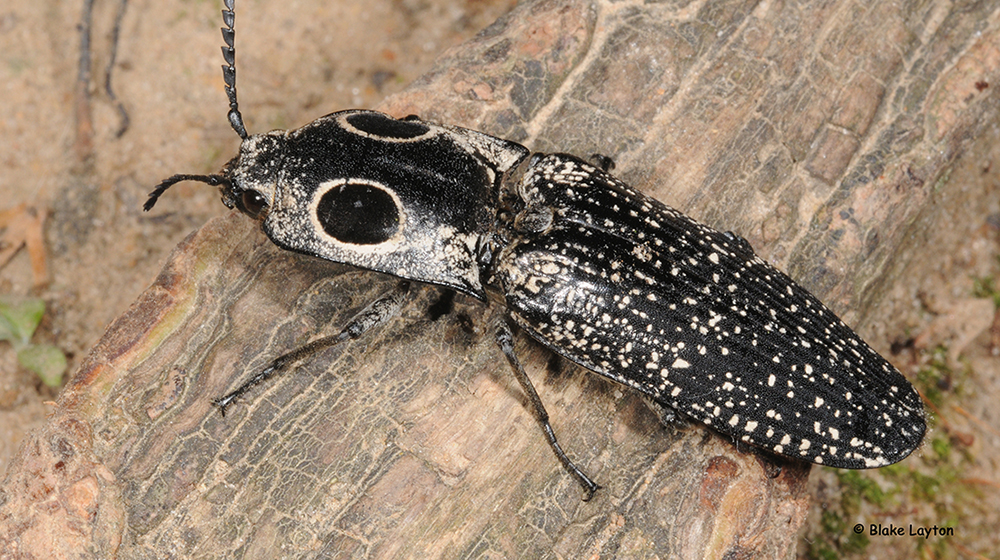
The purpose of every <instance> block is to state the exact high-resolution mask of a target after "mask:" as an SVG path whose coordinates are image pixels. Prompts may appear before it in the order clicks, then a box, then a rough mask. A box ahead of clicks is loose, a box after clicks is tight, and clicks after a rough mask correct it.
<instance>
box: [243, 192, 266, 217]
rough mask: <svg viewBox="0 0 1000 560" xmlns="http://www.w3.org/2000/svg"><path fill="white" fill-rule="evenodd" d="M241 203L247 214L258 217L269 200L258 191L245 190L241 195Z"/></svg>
mask: <svg viewBox="0 0 1000 560" xmlns="http://www.w3.org/2000/svg"><path fill="white" fill-rule="evenodd" d="M240 205H241V206H242V208H241V210H243V212H244V213H245V214H246V215H248V216H250V217H251V218H256V217H257V216H259V215H260V213H261V211H262V210H264V207H265V206H267V200H265V199H264V197H263V195H261V194H260V193H259V192H257V191H254V190H249V191H243V194H241V195H240Z"/></svg>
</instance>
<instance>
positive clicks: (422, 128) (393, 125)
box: [346, 113, 430, 140]
mask: <svg viewBox="0 0 1000 560" xmlns="http://www.w3.org/2000/svg"><path fill="white" fill-rule="evenodd" d="M346 120H347V123H348V124H350V125H351V126H353V127H354V128H356V129H358V130H359V131H361V132H364V133H366V134H370V135H372V136H377V137H379V138H394V139H397V140H409V139H411V138H417V137H419V136H423V135H424V134H427V132H428V131H429V130H430V128H429V127H428V126H427V125H425V124H423V123H421V122H417V121H413V120H402V121H399V120H396V119H394V118H392V117H390V116H388V115H383V114H381V113H356V114H353V115H349V116H348V117H347V119H346Z"/></svg>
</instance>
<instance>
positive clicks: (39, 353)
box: [17, 344, 66, 387]
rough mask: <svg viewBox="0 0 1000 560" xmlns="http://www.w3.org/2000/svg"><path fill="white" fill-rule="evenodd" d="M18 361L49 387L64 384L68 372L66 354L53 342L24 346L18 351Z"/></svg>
mask: <svg viewBox="0 0 1000 560" xmlns="http://www.w3.org/2000/svg"><path fill="white" fill-rule="evenodd" d="M17 361H18V362H20V363H21V366H23V367H24V368H25V369H29V370H31V371H33V372H35V374H37V375H38V377H39V378H41V380H42V383H45V384H46V385H48V386H49V387H58V386H60V385H61V384H62V378H63V373H65V372H66V356H65V355H63V353H62V350H59V349H58V348H56V347H55V346H52V345H51V344H33V345H31V346H27V347H25V348H22V349H21V350H20V351H19V352H18V353H17Z"/></svg>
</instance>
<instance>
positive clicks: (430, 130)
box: [337, 111, 442, 144]
mask: <svg viewBox="0 0 1000 560" xmlns="http://www.w3.org/2000/svg"><path fill="white" fill-rule="evenodd" d="M362 114H368V115H379V116H382V117H385V118H387V119H391V120H400V119H393V118H392V117H391V116H389V115H386V114H384V113H379V112H378V111H347V112H345V114H341V115H337V123H339V124H340V127H341V128H343V129H344V130H346V131H348V132H350V133H352V134H357V135H358V136H364V137H365V138H371V139H372V140H379V141H381V142H391V143H395V144H407V143H410V142H422V141H424V140H427V139H429V138H433V137H435V136H438V135H439V134H441V133H442V129H441V128H440V127H438V126H435V125H433V124H430V123H426V122H424V121H420V124H421V125H423V126H425V127H427V132H425V133H423V134H421V135H420V136H413V137H411V138H396V137H394V136H377V135H375V134H372V133H370V132H365V131H364V130H361V129H359V128H357V127H356V126H354V125H352V124H351V123H350V122H348V120H347V119H348V118H350V117H352V116H354V115H362ZM401 122H403V123H405V122H406V121H401Z"/></svg>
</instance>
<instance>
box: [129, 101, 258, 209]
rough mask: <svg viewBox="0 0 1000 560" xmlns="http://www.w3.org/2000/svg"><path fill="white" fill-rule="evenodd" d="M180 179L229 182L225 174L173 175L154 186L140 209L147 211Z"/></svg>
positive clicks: (215, 182) (214, 183) (212, 182)
mask: <svg viewBox="0 0 1000 560" xmlns="http://www.w3.org/2000/svg"><path fill="white" fill-rule="evenodd" d="M237 115H239V113H237ZM237 132H238V131H237ZM181 181H198V182H200V183H207V184H209V185H212V186H218V185H222V184H226V183H229V179H227V178H226V176H225V175H183V174H182V175H174V176H173V177H170V178H169V179H165V180H164V181H163V182H161V183H160V184H159V185H156V188H155V189H153V192H151V193H149V199H148V200H146V202H145V204H143V205H142V209H143V210H145V211H146V212H149V210H150V209H152V208H153V206H155V205H156V200H157V199H159V198H160V195H162V194H163V193H164V192H165V191H166V190H167V189H169V188H170V187H172V186H174V185H175V184H177V183H180V182H181Z"/></svg>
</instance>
